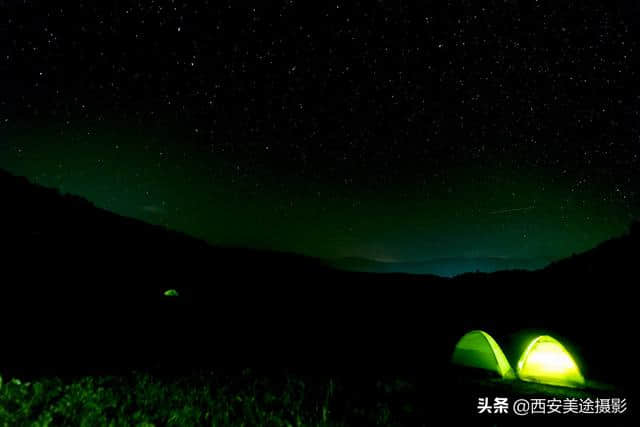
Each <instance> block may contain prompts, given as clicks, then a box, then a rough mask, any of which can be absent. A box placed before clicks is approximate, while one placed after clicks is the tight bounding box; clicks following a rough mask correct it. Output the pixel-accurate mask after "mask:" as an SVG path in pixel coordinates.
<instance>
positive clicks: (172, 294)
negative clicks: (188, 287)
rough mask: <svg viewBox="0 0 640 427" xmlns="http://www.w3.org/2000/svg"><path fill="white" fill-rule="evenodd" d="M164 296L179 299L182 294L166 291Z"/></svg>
mask: <svg viewBox="0 0 640 427" xmlns="http://www.w3.org/2000/svg"><path fill="white" fill-rule="evenodd" d="M164 296H165V297H177V296H180V294H179V293H178V291H176V290H175V289H167V290H166V291H164Z"/></svg>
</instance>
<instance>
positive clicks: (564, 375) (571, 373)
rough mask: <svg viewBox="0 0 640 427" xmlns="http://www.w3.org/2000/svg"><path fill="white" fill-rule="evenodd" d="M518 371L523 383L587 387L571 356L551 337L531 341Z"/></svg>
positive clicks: (546, 336)
mask: <svg viewBox="0 0 640 427" xmlns="http://www.w3.org/2000/svg"><path fill="white" fill-rule="evenodd" d="M517 369H518V376H519V377H520V379H521V380H523V381H530V382H537V383H542V384H551V385H559V386H565V387H582V386H584V385H585V381H584V377H583V376H582V374H581V373H580V369H579V368H578V365H577V364H576V362H575V361H574V360H573V357H571V354H569V352H568V351H567V349H566V348H564V346H563V345H562V344H560V342H558V340H556V339H555V338H553V337H551V336H549V335H541V336H539V337H537V338H536V339H534V340H533V341H531V343H530V344H529V346H528V347H527V349H526V350H525V351H524V353H522V356H521V357H520V360H519V361H518V366H517Z"/></svg>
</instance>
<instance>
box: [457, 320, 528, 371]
mask: <svg viewBox="0 0 640 427" xmlns="http://www.w3.org/2000/svg"><path fill="white" fill-rule="evenodd" d="M452 363H454V364H456V365H461V366H467V367H470V368H478V369H484V370H487V371H493V372H497V373H498V375H500V377H502V378H504V379H515V377H516V376H515V374H514V372H513V369H512V368H511V364H509V361H508V360H507V358H506V356H505V355H504V352H503V351H502V349H501V348H500V346H499V345H498V343H497V342H496V341H495V340H494V339H493V338H492V337H491V335H489V334H488V333H486V332H484V331H480V330H475V331H471V332H468V333H466V334H465V335H464V336H463V337H462V338H460V341H458V343H457V344H456V348H455V350H454V352H453V356H452Z"/></svg>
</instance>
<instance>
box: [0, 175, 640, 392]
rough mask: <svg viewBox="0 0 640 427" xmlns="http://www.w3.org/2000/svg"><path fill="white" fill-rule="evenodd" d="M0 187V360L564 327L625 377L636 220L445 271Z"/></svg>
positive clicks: (385, 346) (209, 355)
mask: <svg viewBox="0 0 640 427" xmlns="http://www.w3.org/2000/svg"><path fill="white" fill-rule="evenodd" d="M0 192H1V193H0V194H1V197H2V205H1V208H0V211H1V216H0V219H1V220H2V221H1V222H0V227H2V234H1V235H2V242H1V244H2V258H1V266H2V273H1V275H0V281H1V284H0V286H1V289H2V310H0V312H1V313H2V317H1V318H0V320H1V321H2V322H3V323H2V324H3V325H11V326H10V327H6V328H5V330H4V333H3V343H4V344H3V349H5V350H3V361H4V363H5V366H10V365H12V366H18V367H19V366H25V365H30V366H39V367H46V366H50V367H54V368H55V369H61V368H60V367H61V366H68V367H71V368H77V367H78V366H85V367H87V366H89V367H90V366H106V365H109V366H111V365H121V364H122V365H127V366H129V365H132V364H133V365H136V364H137V365H145V366H146V365H148V364H150V363H165V362H167V361H171V360H179V361H180V363H183V364H188V365H193V364H198V363H206V362H207V361H209V362H210V361H211V360H220V359H230V360H233V361H234V362H238V363H240V361H243V360H244V361H247V360H248V361H251V362H255V361H256V360H257V359H256V358H258V359H263V358H269V359H275V360H277V361H278V363H280V362H281V363H282V364H287V363H289V362H293V363H294V364H296V363H303V362H304V361H305V360H306V361H309V360H318V359H322V360H324V361H326V363H327V364H331V363H332V362H340V363H343V364H348V365H350V366H352V367H354V368H353V369H357V366H359V365H360V364H361V363H362V361H363V360H367V361H371V360H375V361H377V362H376V363H380V369H384V366H387V365H393V366H395V369H397V367H398V366H407V367H409V366H422V367H424V369H432V368H433V367H434V366H448V360H449V357H450V354H451V353H450V352H451V349H452V348H453V346H454V344H455V341H456V340H457V339H458V338H459V337H460V336H461V335H462V334H463V333H464V332H466V331H468V330H469V329H486V330H489V331H491V332H492V335H494V336H495V337H498V338H499V339H502V340H504V341H508V340H509V337H511V336H513V334H514V333H515V332H516V331H519V330H523V329H527V330H540V331H547V332H550V333H553V334H556V335H559V336H562V337H566V339H567V342H568V343H569V344H568V345H573V346H574V347H575V348H576V349H577V351H578V353H579V354H581V355H582V357H583V358H584V361H585V366H588V367H589V370H588V372H587V375H593V376H595V377H603V378H605V380H607V381H612V382H617V383H621V384H625V383H627V382H629V381H630V380H629V378H628V375H627V374H628V369H629V368H628V367H629V366H632V359H633V357H632V355H633V352H632V351H630V349H629V348H627V343H628V341H629V339H630V338H629V337H630V336H632V334H633V329H632V325H633V324H635V322H633V321H632V319H633V317H632V316H633V314H634V313H635V307H634V306H635V304H634V302H633V301H635V299H634V297H633V295H634V292H635V286H636V283H637V281H638V276H639V274H638V269H637V265H639V263H638V261H639V254H640V250H639V249H640V247H639V246H640V232H639V231H638V230H639V229H640V227H639V226H638V223H637V222H636V223H634V224H633V225H632V227H631V230H630V233H629V234H628V235H625V236H621V237H618V238H615V239H611V240H609V241H607V242H604V243H602V244H601V245H600V246H598V247H596V248H594V249H592V250H590V251H587V252H585V253H583V254H578V255H575V256H573V257H570V258H567V259H564V260H561V261H557V262H554V263H552V264H550V265H549V266H548V267H546V268H544V269H542V270H537V271H519V270H511V271H500V272H496V273H490V274H489V273H468V274H463V275H459V276H457V277H455V278H452V279H450V278H441V277H437V276H430V275H409V274H373V273H357V272H349V271H340V270H337V269H334V268H332V267H331V266H329V265H327V263H325V262H323V261H321V260H317V259H312V258H308V257H303V256H298V255H292V254H284V253H273V252H266V251H257V250H248V249H239V248H221V247H214V246H211V245H209V244H207V243H206V242H204V241H201V240H198V239H194V238H192V237H189V236H187V235H185V234H182V233H178V232H175V231H169V230H166V229H165V228H163V227H159V226H153V225H149V224H146V223H144V222H141V221H137V220H133V219H130V218H125V217H122V216H119V215H116V214H114V213H111V212H108V211H105V210H103V209H99V208H96V207H95V206H93V205H92V204H91V203H89V202H88V201H86V200H84V199H82V198H80V197H76V196H70V195H64V194H60V193H59V192H58V191H56V190H53V189H48V188H44V187H41V186H38V185H34V184H32V183H29V182H28V181H27V180H26V179H24V178H20V177H15V176H13V175H11V174H8V173H6V172H3V171H0ZM168 288H175V289H178V291H179V293H180V297H178V298H167V297H164V296H163V291H164V290H165V289H168ZM572 348H573V347H572ZM34 359H35V360H34ZM441 371H442V372H440V373H439V374H438V375H445V372H446V369H444V370H441ZM438 375H436V377H434V378H435V379H434V380H437V379H443V378H444V377H443V378H440V377H439V376H438ZM443 381H444V380H443Z"/></svg>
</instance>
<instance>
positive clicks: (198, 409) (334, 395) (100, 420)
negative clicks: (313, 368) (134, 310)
mask: <svg viewBox="0 0 640 427" xmlns="http://www.w3.org/2000/svg"><path fill="white" fill-rule="evenodd" d="M394 384H395V386H397V387H403V386H404V385H403V384H404V383H402V382H397V381H394ZM392 387H393V385H390V384H382V383H380V382H378V384H377V385H376V386H374V388H377V389H379V390H378V391H379V392H380V393H376V395H379V396H380V397H382V398H383V399H380V400H378V401H377V402H375V403H374V402H372V401H371V400H370V399H368V398H367V401H366V402H365V401H364V400H361V399H359V398H355V399H354V398H347V397H346V396H345V392H344V387H343V386H342V385H341V384H340V383H339V382H336V380H335V379H332V378H325V379H322V380H318V379H314V380H310V379H308V378H307V379H304V378H303V377H300V376H297V375H292V374H285V375H280V376H275V377H274V376H266V375H259V374H256V373H254V372H252V371H250V370H244V371H242V372H240V373H238V374H237V375H229V374H224V375H223V374H216V373H214V372H206V373H199V374H193V375H187V376H174V377H169V376H156V375H152V374H149V373H140V372H137V373H131V374H129V375H124V376H99V377H93V376H85V377H77V378H74V379H61V378H44V379H39V380H37V381H32V382H24V381H20V380H17V379H14V380H11V381H8V382H5V383H4V384H3V385H2V386H1V389H0V425H6V426H13V425H37V426H48V425H56V426H58V425H85V426H95V425H114V426H117V425H137V426H151V425H180V426H185V425H245V426H254V425H255V426H257V425H272V426H302V425H314V426H324V425H332V426H333V425H353V424H361V425H391V424H396V423H394V420H393V419H392V416H391V408H390V406H389V405H387V404H386V403H384V396H385V395H388V394H389V393H391V391H392V390H391V388H392ZM409 409H410V408H409ZM404 410H405V412H406V410H407V408H406V407H405V408H404Z"/></svg>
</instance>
